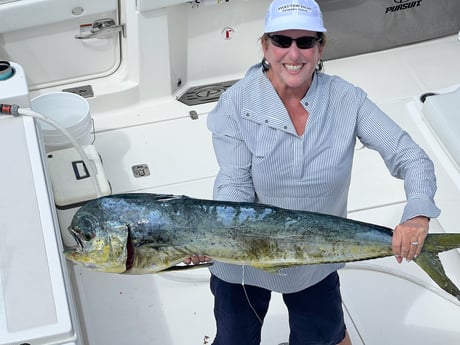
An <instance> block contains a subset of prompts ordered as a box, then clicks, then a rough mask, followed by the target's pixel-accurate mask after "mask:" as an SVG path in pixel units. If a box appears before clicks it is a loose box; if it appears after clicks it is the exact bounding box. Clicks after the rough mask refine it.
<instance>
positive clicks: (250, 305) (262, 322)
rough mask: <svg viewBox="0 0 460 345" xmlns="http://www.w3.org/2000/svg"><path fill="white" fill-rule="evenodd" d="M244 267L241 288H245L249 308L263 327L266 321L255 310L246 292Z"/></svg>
mask: <svg viewBox="0 0 460 345" xmlns="http://www.w3.org/2000/svg"><path fill="white" fill-rule="evenodd" d="M242 267H243V270H242V278H241V286H242V287H243V291H244V295H245V296H246V300H247V301H248V304H249V307H251V309H252V311H253V312H254V314H255V315H256V317H257V319H258V320H259V322H260V324H261V325H263V324H264V321H263V320H262V318H261V317H260V316H259V314H257V311H256V309H255V308H254V306H253V305H252V303H251V300H250V299H249V295H248V292H247V291H246V287H245V286H244V267H245V265H243V266H242Z"/></svg>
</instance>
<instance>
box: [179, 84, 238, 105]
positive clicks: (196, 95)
mask: <svg viewBox="0 0 460 345" xmlns="http://www.w3.org/2000/svg"><path fill="white" fill-rule="evenodd" d="M237 81H238V80H229V81H223V82H220V83H213V84H205V85H199V86H193V87H191V88H189V89H187V90H186V91H185V92H184V94H183V95H182V96H180V97H179V98H178V99H177V100H178V101H179V102H182V103H184V104H186V105H198V104H205V103H211V102H216V101H217V100H218V99H219V97H220V95H221V94H222V93H223V92H224V91H225V90H227V89H228V88H229V87H230V86H232V85H233V84H234V83H236V82H237Z"/></svg>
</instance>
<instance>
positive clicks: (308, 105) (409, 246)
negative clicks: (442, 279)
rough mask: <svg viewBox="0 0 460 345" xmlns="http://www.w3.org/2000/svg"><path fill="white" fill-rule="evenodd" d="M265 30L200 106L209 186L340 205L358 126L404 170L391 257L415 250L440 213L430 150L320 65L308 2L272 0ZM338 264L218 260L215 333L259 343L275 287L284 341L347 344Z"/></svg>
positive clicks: (222, 342)
mask: <svg viewBox="0 0 460 345" xmlns="http://www.w3.org/2000/svg"><path fill="white" fill-rule="evenodd" d="M264 32H265V33H264V35H263V36H262V38H261V43H262V48H263V53H264V58H263V61H262V63H260V64H257V65H255V66H253V67H251V68H250V69H249V71H248V72H247V74H246V76H245V78H243V79H242V80H240V81H239V82H238V83H236V84H235V85H234V86H233V87H231V88H230V89H228V90H227V92H225V93H224V94H223V95H222V96H221V98H220V100H219V102H218V104H217V106H216V108H215V109H214V110H213V111H212V112H211V113H210V114H209V117H208V127H209V129H210V130H211V132H212V134H213V143H214V149H215V153H216V157H217V160H218V163H219V166H220V171H219V173H218V176H217V178H216V181H215V188H214V198H215V199H219V200H229V201H250V202H252V201H257V202H261V203H265V204H270V205H274V206H279V207H283V208H289V209H297V210H307V211H315V212H321V213H329V214H334V215H338V216H343V217H344V216H346V210H347V197H348V189H349V184H350V177H351V168H352V161H353V152H354V147H355V141H356V138H358V139H359V140H360V141H361V142H362V143H363V144H364V145H365V146H366V147H368V148H371V149H374V150H377V151H378V152H379V153H380V154H381V156H382V158H383V159H384V161H385V163H386V165H387V166H388V168H389V170H390V172H391V173H392V174H393V175H394V176H395V177H398V178H402V179H404V183H405V190H406V195H407V200H408V202H407V205H406V207H405V209H404V213H403V215H402V222H401V224H399V225H398V226H396V228H395V230H394V236H393V252H394V255H395V256H396V258H397V260H398V262H401V261H402V259H403V258H405V259H407V260H412V259H413V258H414V257H415V256H416V255H418V254H419V253H420V250H421V248H422V246H423V241H424V240H425V237H426V235H427V233H428V224H429V218H432V217H436V216H438V214H439V210H438V209H437V207H436V206H435V204H434V201H433V197H434V193H435V190H436V182H435V176H434V171H433V165H432V162H431V161H430V160H429V158H428V157H427V156H426V154H425V153H424V152H423V150H422V149H420V148H419V147H418V146H417V145H416V144H415V143H414V142H413V141H412V139H411V138H410V137H409V135H408V134H407V133H406V132H404V131H403V130H402V129H401V128H399V127H398V126H397V125H396V124H395V123H394V122H393V121H392V120H390V118H389V117H387V116H386V115H385V114H384V113H383V112H382V111H381V110H380V109H379V108H378V107H377V106H376V105H375V104H374V103H372V102H371V101H370V100H369V99H368V98H367V95H366V94H365V92H364V91H363V90H361V89H359V88H357V87H355V86H353V85H351V84H350V83H348V82H346V81H344V80H343V79H341V78H339V77H335V76H329V75H326V74H324V73H322V72H321V71H320V70H321V68H322V62H321V56H322V53H323V50H324V47H325V45H326V36H325V32H326V29H325V27H324V25H323V20H322V15H321V11H320V8H319V6H318V5H317V3H316V2H314V1H312V0H275V1H273V2H272V3H271V5H270V7H269V8H268V11H267V15H266V19H265V30H264ZM207 259H209V258H206V257H202V256H200V257H199V256H196V257H193V258H191V259H190V260H187V261H188V263H190V262H194V263H197V262H199V261H204V260H207ZM342 266H343V265H341V264H324V265H313V266H301V267H296V268H291V269H283V270H281V272H280V274H272V273H268V272H265V271H261V270H258V269H256V268H253V267H248V266H237V265H231V264H225V263H221V262H215V263H214V265H213V266H212V267H211V269H210V270H211V273H212V275H211V291H212V292H213V294H214V296H215V307H214V312H215V317H216V324H217V334H216V338H215V340H214V343H213V344H214V345H230V344H232V345H234V344H236V343H239V344H251V345H252V344H254V345H255V344H259V343H260V334H261V326H262V323H263V319H264V316H265V314H266V312H267V309H268V305H269V300H270V295H271V291H277V292H280V293H282V294H283V299H284V301H285V303H286V306H287V308H288V312H289V325H290V337H289V344H290V345H305V344H330V345H335V344H341V345H346V344H351V340H350V338H349V336H348V333H347V331H346V328H345V324H344V317H343V310H342V304H341V295H340V289H339V278H338V275H337V270H338V269H340V268H341V267H342Z"/></svg>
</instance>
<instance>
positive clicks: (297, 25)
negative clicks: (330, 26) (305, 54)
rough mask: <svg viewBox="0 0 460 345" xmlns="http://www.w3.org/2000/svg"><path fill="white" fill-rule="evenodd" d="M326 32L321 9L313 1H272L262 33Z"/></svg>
mask: <svg viewBox="0 0 460 345" xmlns="http://www.w3.org/2000/svg"><path fill="white" fill-rule="evenodd" d="M292 29H298V30H308V31H316V32H326V31H327V30H326V28H325V27H324V24H323V16H322V14H321V9H320V8H319V6H318V4H317V3H316V1H314V0H274V1H273V2H272V3H271V4H270V6H269V7H268V10H267V15H266V16H265V28H264V32H276V31H283V30H292Z"/></svg>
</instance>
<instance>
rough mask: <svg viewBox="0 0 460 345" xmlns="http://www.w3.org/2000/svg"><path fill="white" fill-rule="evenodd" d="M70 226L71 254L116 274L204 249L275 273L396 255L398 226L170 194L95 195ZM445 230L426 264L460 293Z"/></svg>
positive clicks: (455, 239)
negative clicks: (444, 257)
mask: <svg viewBox="0 0 460 345" xmlns="http://www.w3.org/2000/svg"><path fill="white" fill-rule="evenodd" d="M69 230H70V232H71V233H72V235H73V236H74V238H75V239H76V241H77V243H78V247H77V248H74V249H72V250H69V251H67V252H66V256H67V258H69V259H70V260H73V261H75V262H80V263H82V264H84V265H85V266H86V267H88V268H89V269H93V270H99V271H105V272H115V273H131V274H144V273H158V272H162V271H166V270H170V269H172V268H173V267H175V266H176V265H177V264H179V263H181V262H182V261H183V260H184V259H186V258H188V257H190V256H192V255H197V254H199V255H207V256H209V257H211V258H213V259H214V260H218V261H222V262H227V263H233V264H239V265H251V266H254V267H257V268H260V269H264V270H267V271H270V272H274V273H276V272H278V271H279V270H280V269H281V268H289V267H294V266H298V265H308V264H321V263H332V262H350V261H358V260H367V259H373V258H379V257H384V256H390V255H392V248H391V239H392V229H390V228H387V227H383V226H379V225H375V224H369V223H365V222H359V221H355V220H350V219H346V218H342V217H336V216H332V215H326V214H320V213H314V212H306V211H295V210H287V209H282V208H278V207H272V206H268V205H263V204H258V203H238V202H225V201H216V200H202V199H194V198H189V197H186V196H174V195H162V194H145V193H133V194H122V195H112V196H107V197H103V198H99V199H95V200H93V201H90V202H88V203H87V204H86V205H84V206H83V207H82V208H81V209H80V210H78V211H77V213H76V214H75V216H74V218H73V220H72V223H71V226H70V227H69ZM445 235H446V236H444V237H436V236H434V235H429V238H427V241H426V245H425V246H424V248H425V247H426V248H429V249H430V251H427V252H422V254H423V253H425V254H424V255H421V256H422V259H420V262H423V263H422V264H420V266H422V268H423V269H425V270H426V271H427V273H428V274H429V275H430V276H431V277H432V278H433V277H436V278H433V279H435V280H437V283H438V284H439V285H440V286H441V287H443V288H444V289H445V290H446V291H449V292H450V293H451V294H453V295H454V296H460V292H459V291H458V288H457V287H456V286H455V284H453V283H452V282H451V281H450V280H449V279H448V278H447V276H445V273H444V271H443V269H442V265H441V267H439V265H440V264H439V265H438V263H437V262H436V258H437V252H439V251H443V250H448V249H453V248H457V247H460V234H445ZM430 238H431V239H432V240H431V239H430ZM427 257H429V259H430V260H425V259H427ZM434 257H435V259H434V260H433V258H434ZM437 260H438V259H437ZM423 266H430V267H429V269H427V267H423ZM432 267H436V268H435V270H431V272H430V269H432ZM440 280H442V282H441V281H440Z"/></svg>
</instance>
